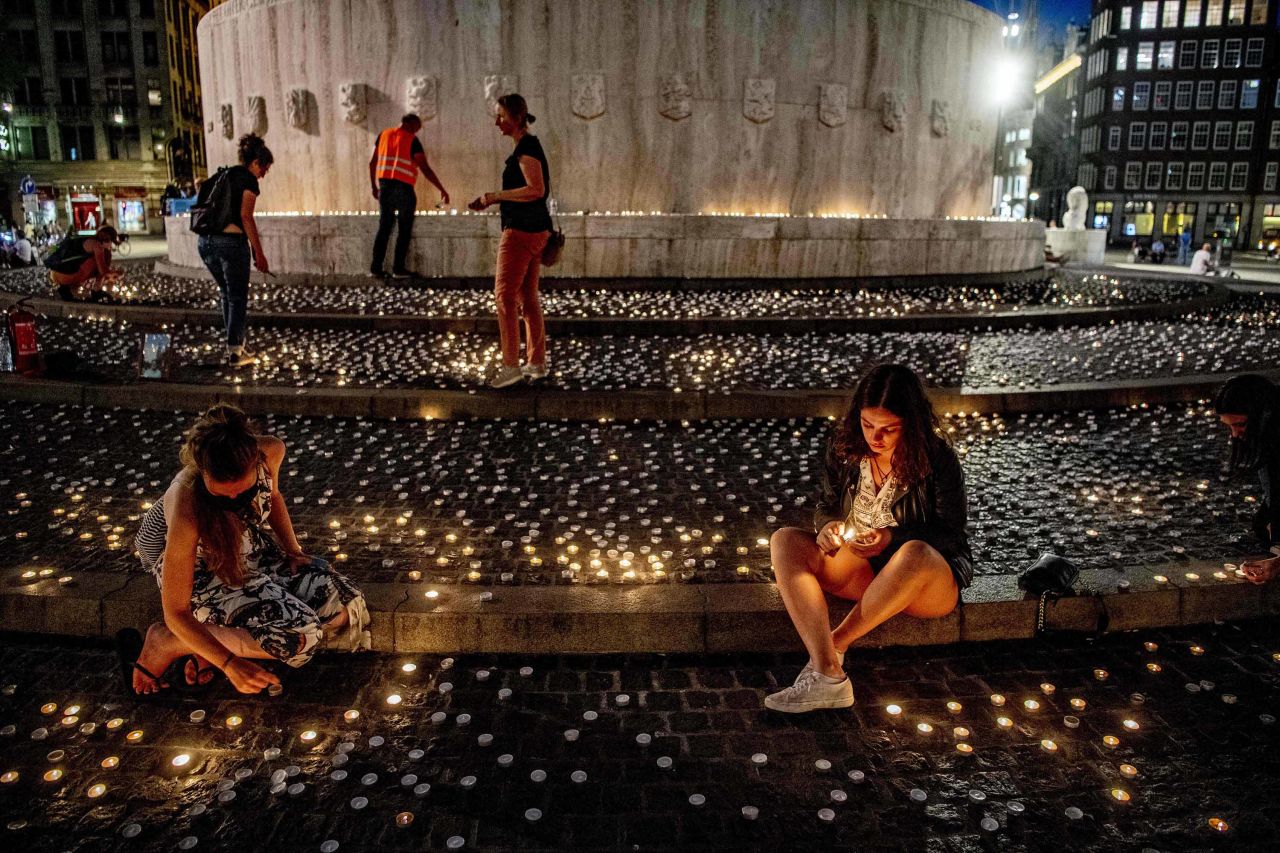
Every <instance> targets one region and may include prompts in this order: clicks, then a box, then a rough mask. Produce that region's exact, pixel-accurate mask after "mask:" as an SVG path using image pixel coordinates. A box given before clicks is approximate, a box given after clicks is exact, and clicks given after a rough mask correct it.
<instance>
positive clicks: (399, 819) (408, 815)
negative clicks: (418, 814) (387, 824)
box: [396, 812, 413, 829]
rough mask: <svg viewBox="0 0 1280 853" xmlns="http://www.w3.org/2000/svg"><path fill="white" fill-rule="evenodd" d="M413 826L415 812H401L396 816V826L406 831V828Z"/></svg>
mask: <svg viewBox="0 0 1280 853" xmlns="http://www.w3.org/2000/svg"><path fill="white" fill-rule="evenodd" d="M412 825H413V812H400V814H398V815H396V826H398V827H400V828H401V829H404V828H405V827H406V826H412Z"/></svg>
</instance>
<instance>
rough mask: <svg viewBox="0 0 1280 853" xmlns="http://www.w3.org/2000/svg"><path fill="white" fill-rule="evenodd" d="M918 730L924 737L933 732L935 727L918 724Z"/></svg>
mask: <svg viewBox="0 0 1280 853" xmlns="http://www.w3.org/2000/svg"><path fill="white" fill-rule="evenodd" d="M916 730H917V731H919V732H920V734H922V735H927V734H930V733H931V732H932V731H933V726H931V725H929V724H928V723H918V724H917V725H916Z"/></svg>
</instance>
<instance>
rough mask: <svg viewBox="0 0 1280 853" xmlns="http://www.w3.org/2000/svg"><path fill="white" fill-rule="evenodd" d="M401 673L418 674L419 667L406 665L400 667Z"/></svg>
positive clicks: (413, 664) (411, 664)
mask: <svg viewBox="0 0 1280 853" xmlns="http://www.w3.org/2000/svg"><path fill="white" fill-rule="evenodd" d="M400 671H401V672H417V671H418V665H417V664H416V663H406V664H404V665H403V666H401V667H400Z"/></svg>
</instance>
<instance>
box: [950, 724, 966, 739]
mask: <svg viewBox="0 0 1280 853" xmlns="http://www.w3.org/2000/svg"><path fill="white" fill-rule="evenodd" d="M951 734H952V736H953V737H955V738H956V739H957V740H964V739H965V738H967V737H968V736H969V730H968V729H967V728H965V727H964V726H956V727H955V728H954V729H952V730H951Z"/></svg>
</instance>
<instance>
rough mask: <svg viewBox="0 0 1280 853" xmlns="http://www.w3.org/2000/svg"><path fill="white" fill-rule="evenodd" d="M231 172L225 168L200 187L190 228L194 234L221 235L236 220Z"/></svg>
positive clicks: (237, 201)
mask: <svg viewBox="0 0 1280 853" xmlns="http://www.w3.org/2000/svg"><path fill="white" fill-rule="evenodd" d="M230 172H231V170H230V169H229V168H228V167H226V166H223V167H221V168H219V169H218V171H217V172H215V173H214V174H213V176H212V177H210V178H208V179H207V180H205V182H204V183H202V184H201V185H200V192H199V194H198V195H197V196H196V202H195V204H193V205H192V206H191V212H190V215H191V221H190V223H189V227H190V228H191V233H192V234H200V235H209V234H221V233H222V231H223V229H225V228H226V227H227V226H228V225H230V224H231V223H232V222H234V221H235V219H236V209H235V205H236V204H238V203H239V200H238V199H233V198H231V177H230Z"/></svg>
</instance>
